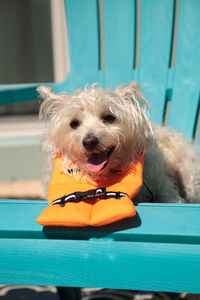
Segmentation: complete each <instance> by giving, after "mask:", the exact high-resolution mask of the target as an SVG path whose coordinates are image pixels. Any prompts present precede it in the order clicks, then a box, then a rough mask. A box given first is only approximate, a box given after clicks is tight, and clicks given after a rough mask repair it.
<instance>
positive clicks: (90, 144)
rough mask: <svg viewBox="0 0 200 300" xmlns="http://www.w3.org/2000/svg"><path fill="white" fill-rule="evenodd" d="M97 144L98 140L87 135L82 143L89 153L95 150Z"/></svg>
mask: <svg viewBox="0 0 200 300" xmlns="http://www.w3.org/2000/svg"><path fill="white" fill-rule="evenodd" d="M98 143H99V140H98V138H97V137H96V136H94V135H88V136H86V137H85V138H84V139H83V141H82V144H83V147H84V148H85V149H86V150H89V151H92V150H94V149H95V148H96V146H97V145H98Z"/></svg>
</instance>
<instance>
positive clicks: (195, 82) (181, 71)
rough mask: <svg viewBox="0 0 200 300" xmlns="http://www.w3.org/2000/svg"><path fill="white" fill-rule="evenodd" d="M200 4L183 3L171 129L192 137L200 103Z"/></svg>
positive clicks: (194, 2)
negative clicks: (199, 101) (199, 103)
mask: <svg viewBox="0 0 200 300" xmlns="http://www.w3.org/2000/svg"><path fill="white" fill-rule="evenodd" d="M199 11H200V1H199V0H191V1H190V0H182V1H180V14H179V24H178V40H177V53H176V62H175V70H174V83H173V89H174V93H173V98H172V103H171V113H170V117H169V125H170V126H171V127H173V128H174V129H177V130H180V131H182V132H183V133H184V134H185V135H187V136H188V137H192V135H193V130H194V122H195V116H196V111H197V107H198V100H199V86H200V81H199V74H200V18H199Z"/></svg>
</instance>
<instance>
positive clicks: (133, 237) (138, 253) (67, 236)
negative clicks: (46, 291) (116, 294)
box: [0, 200, 200, 293]
mask: <svg viewBox="0 0 200 300" xmlns="http://www.w3.org/2000/svg"><path fill="white" fill-rule="evenodd" d="M46 206H47V203H46V202H43V201H22V200H21V201H17V200H1V201H0V282H1V283H3V284H4V283H5V284H34V285H56V286H79V287H85V286H88V287H102V286H103V287H106V288H118V289H119V288H122V289H139V290H156V291H171V292H175V291H176V292H192V293H200V284H199V283H200V259H199V258H200V231H199V228H200V219H199V212H200V205H173V204H160V205H159V204H141V205H139V206H137V212H138V217H137V218H138V220H136V218H135V220H136V221H133V219H132V220H130V221H128V220H126V222H125V223H121V225H120V224H118V225H117V226H116V225H115V226H110V227H108V226H107V227H103V228H101V229H98V228H93V229H89V228H83V229H80V228H79V229H74V228H69V229H65V230H64V229H60V230H59V229H58V228H57V229H56V228H54V229H52V228H51V229H46V228H45V229H44V228H43V227H42V226H40V225H39V224H36V222H35V219H36V217H37V216H38V214H39V213H40V212H41V211H42V210H43V209H44V208H45V207H46Z"/></svg>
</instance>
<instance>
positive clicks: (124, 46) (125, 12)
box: [103, 0, 135, 87]
mask: <svg viewBox="0 0 200 300" xmlns="http://www.w3.org/2000/svg"><path fill="white" fill-rule="evenodd" d="M103 8H104V30H105V84H106V86H108V87H109V86H110V87H111V86H112V87H113V86H114V87H116V86H117V85H119V84H122V83H128V82H129V81H131V80H133V67H134V55H135V49H134V39H135V1H132V0H127V1H123V0H117V1H116V0H106V1H104V2H103Z"/></svg>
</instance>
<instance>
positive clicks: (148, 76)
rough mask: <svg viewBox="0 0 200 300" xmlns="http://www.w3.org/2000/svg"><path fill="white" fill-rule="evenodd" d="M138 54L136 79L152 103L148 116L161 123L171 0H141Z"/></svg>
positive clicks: (169, 34) (167, 60) (171, 22)
mask: <svg viewBox="0 0 200 300" xmlns="http://www.w3.org/2000/svg"><path fill="white" fill-rule="evenodd" d="M141 4H142V5H141V53H140V58H141V61H140V68H139V71H138V81H139V83H140V84H141V85H142V86H143V87H144V89H145V91H146V94H147V99H148V101H149V104H150V106H151V119H152V120H153V121H154V122H156V123H158V124H161V123H162V117H163V110H164V104H165V94H166V84H167V75H168V66H169V59H170V50H171V34H172V24H173V0H167V1H162V0H152V1H148V0H143V1H141Z"/></svg>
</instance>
